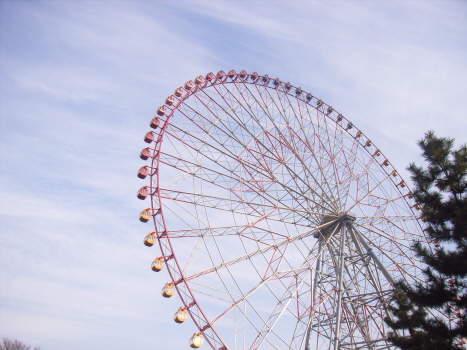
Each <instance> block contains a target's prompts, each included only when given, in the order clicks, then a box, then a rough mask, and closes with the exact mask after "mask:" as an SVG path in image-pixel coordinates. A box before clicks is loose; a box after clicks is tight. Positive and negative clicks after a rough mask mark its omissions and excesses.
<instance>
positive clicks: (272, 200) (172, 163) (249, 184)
mask: <svg viewBox="0 0 467 350" xmlns="http://www.w3.org/2000/svg"><path fill="white" fill-rule="evenodd" d="M170 160H173V161H170ZM179 160H180V158H178V157H175V156H172V155H168V154H164V159H163V160H162V161H161V163H163V164H166V165H169V166H172V167H174V168H177V169H179V170H181V171H183V172H185V173H186V174H190V175H192V176H194V177H197V178H200V179H201V180H203V181H207V182H208V183H211V184H213V185H216V186H218V187H220V188H223V189H225V190H229V191H230V190H232V188H233V189H234V191H235V187H236V186H230V187H229V186H227V185H225V186H222V185H221V182H222V181H219V177H221V178H225V180H224V181H223V182H225V183H232V182H234V183H237V184H238V186H240V184H241V186H244V187H246V189H249V190H251V191H252V192H253V191H255V187H254V185H255V184H256V183H261V182H265V181H268V182H270V183H273V182H274V181H273V180H254V179H252V180H244V179H242V178H240V177H234V176H230V175H228V174H224V173H220V172H218V171H215V170H213V169H210V168H208V167H204V166H198V165H197V164H195V163H191V162H190V164H189V165H188V166H187V169H183V167H181V165H180V164H176V162H178V161H179ZM191 165H192V166H193V167H195V169H196V170H190V169H193V167H191ZM199 169H201V170H204V171H206V172H209V171H211V172H212V173H213V175H212V177H215V176H216V177H217V178H215V179H209V178H206V176H202V175H201V174H200V173H199V172H198V171H197V170H199ZM229 181H230V182H229ZM261 192H262V193H263V194H262V195H261V196H260V198H262V199H264V200H265V201H267V202H269V203H271V205H269V206H268V205H266V204H262V206H267V207H276V205H274V206H273V205H272V203H278V204H283V205H284V207H280V208H279V209H284V210H285V209H287V210H290V206H287V207H285V204H284V203H282V201H281V200H280V199H278V198H274V197H271V195H270V194H269V193H268V192H267V191H261ZM243 202H244V201H243V200H242V203H243ZM294 211H295V212H297V213H300V212H301V213H303V214H300V215H302V216H303V215H305V214H306V215H309V214H314V213H313V212H312V211H310V210H306V211H305V210H302V211H300V210H298V209H295V210H294ZM304 218H305V217H304Z"/></svg>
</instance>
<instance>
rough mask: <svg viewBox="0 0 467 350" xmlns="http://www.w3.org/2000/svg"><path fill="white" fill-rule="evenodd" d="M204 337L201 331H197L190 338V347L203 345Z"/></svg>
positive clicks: (194, 347) (195, 347)
mask: <svg viewBox="0 0 467 350" xmlns="http://www.w3.org/2000/svg"><path fill="white" fill-rule="evenodd" d="M203 343H204V339H203V335H202V334H201V333H195V334H193V336H192V337H191V339H190V347H191V348H193V349H197V348H200V347H202V346H203Z"/></svg>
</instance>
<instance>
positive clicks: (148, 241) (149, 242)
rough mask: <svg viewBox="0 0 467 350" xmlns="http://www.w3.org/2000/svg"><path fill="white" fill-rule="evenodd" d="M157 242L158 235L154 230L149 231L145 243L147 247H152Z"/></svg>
mask: <svg viewBox="0 0 467 350" xmlns="http://www.w3.org/2000/svg"><path fill="white" fill-rule="evenodd" d="M154 243H156V235H155V234H154V232H151V233H148V234H147V235H146V237H145V238H144V245H145V246H146V247H152V246H153V245H154Z"/></svg>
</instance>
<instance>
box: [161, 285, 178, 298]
mask: <svg viewBox="0 0 467 350" xmlns="http://www.w3.org/2000/svg"><path fill="white" fill-rule="evenodd" d="M161 293H162V296H163V297H164V298H170V297H171V296H172V295H174V294H175V285H174V284H173V283H166V284H165V286H164V288H162V291H161Z"/></svg>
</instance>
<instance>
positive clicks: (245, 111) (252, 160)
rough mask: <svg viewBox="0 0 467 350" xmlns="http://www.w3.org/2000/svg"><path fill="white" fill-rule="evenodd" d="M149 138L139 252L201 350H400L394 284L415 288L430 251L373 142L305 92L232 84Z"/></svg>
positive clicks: (166, 109) (161, 121) (194, 93)
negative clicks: (389, 324)
mask: <svg viewBox="0 0 467 350" xmlns="http://www.w3.org/2000/svg"><path fill="white" fill-rule="evenodd" d="M150 126H151V127H152V128H153V129H154V130H153V131H150V132H148V133H147V134H146V135H145V138H144V140H145V141H146V142H147V143H149V144H150V147H146V148H144V149H143V151H142V152H141V155H140V157H141V158H142V159H144V160H149V163H148V164H146V165H145V166H143V167H141V169H139V171H138V177H140V178H143V179H144V178H148V179H149V183H146V186H143V187H142V188H141V189H140V190H139V191H138V193H137V196H138V198H140V199H143V200H144V199H146V198H148V197H149V202H150V204H148V205H146V207H147V209H144V210H143V211H142V212H141V214H140V220H141V221H143V222H148V221H150V222H152V223H153V225H154V228H153V229H151V230H150V231H151V232H150V233H149V234H148V235H147V236H146V237H145V239H144V243H145V245H147V246H152V245H154V244H156V245H158V246H159V248H160V252H159V253H156V256H155V260H154V261H153V262H152V266H151V268H152V270H153V271H156V272H158V271H161V270H162V269H165V270H166V271H167V272H168V275H169V276H170V282H169V283H166V284H165V285H163V284H161V287H162V288H163V289H162V295H163V297H171V296H174V295H178V297H179V299H180V308H179V309H178V310H174V312H175V316H174V320H175V322H176V323H184V322H185V321H187V320H191V322H194V324H195V326H196V329H197V332H196V333H195V334H188V332H189V330H188V329H187V330H186V332H187V342H188V340H189V345H190V346H191V347H192V348H198V347H201V346H202V345H203V344H204V347H206V348H212V349H217V350H221V349H222V350H227V349H229V350H234V349H250V350H253V349H281V350H282V349H292V350H310V349H316V350H321V349H322V350H324V349H326V350H327V349H332V350H335V349H375V350H376V349H391V346H390V344H389V343H388V342H387V341H386V332H387V328H386V325H385V322H384V318H385V317H388V316H390V315H389V313H388V311H387V306H388V303H389V300H390V296H391V293H392V292H393V290H394V283H395V281H397V280H401V279H402V280H405V281H406V282H407V283H413V282H416V281H419V279H420V278H421V270H420V269H421V268H420V266H421V265H422V264H421V262H420V261H419V260H418V259H417V257H416V256H415V255H414V253H413V252H412V251H411V250H410V246H411V245H412V243H413V242H415V241H422V242H426V238H425V235H424V233H423V231H422V229H421V227H420V225H419V222H418V220H417V219H418V217H419V213H418V210H420V207H419V205H418V204H417V203H416V202H414V199H413V196H412V194H411V192H410V190H409V189H408V188H407V186H406V183H405V182H404V180H403V179H402V178H401V177H400V175H399V174H398V172H397V171H396V170H395V169H394V168H393V166H392V165H391V163H390V162H389V160H388V159H387V158H386V157H385V156H384V155H383V153H382V152H381V151H380V150H379V149H378V148H377V147H376V146H375V144H374V143H373V141H372V140H370V139H369V138H368V137H367V136H365V135H364V134H363V132H362V131H360V130H359V129H358V128H357V127H356V126H354V125H353V124H352V122H350V121H349V120H347V119H346V118H345V117H344V116H343V115H342V114H340V113H339V112H337V111H336V110H335V109H334V108H333V107H331V106H329V105H327V104H326V103H324V102H323V101H322V100H320V99H318V98H317V97H315V96H314V95H312V94H310V93H308V92H305V91H304V90H302V89H301V88H300V87H296V86H293V85H291V84H290V83H285V82H283V81H281V80H280V79H278V78H277V79H272V78H270V77H269V76H268V75H259V74H257V73H256V72H255V73H251V74H250V73H247V72H246V71H241V72H240V73H236V72H235V71H233V70H231V71H229V72H228V73H225V72H223V71H220V72H218V73H217V74H213V73H209V74H207V75H206V76H205V77H203V76H198V77H196V79H195V80H194V81H191V80H190V81H188V82H187V83H186V84H185V85H184V86H183V87H179V88H177V89H176V90H175V93H174V94H173V95H171V96H169V97H168V98H167V99H166V101H165V104H164V105H162V106H160V107H159V108H158V110H157V116H156V117H154V118H153V119H152V121H151V123H150ZM161 298H162V297H161ZM167 317H171V315H170V316H169V315H167ZM174 327H182V328H183V326H177V325H175V324H174ZM190 333H191V332H190ZM180 334H183V330H182V331H180ZM190 337H191V339H190Z"/></svg>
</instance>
